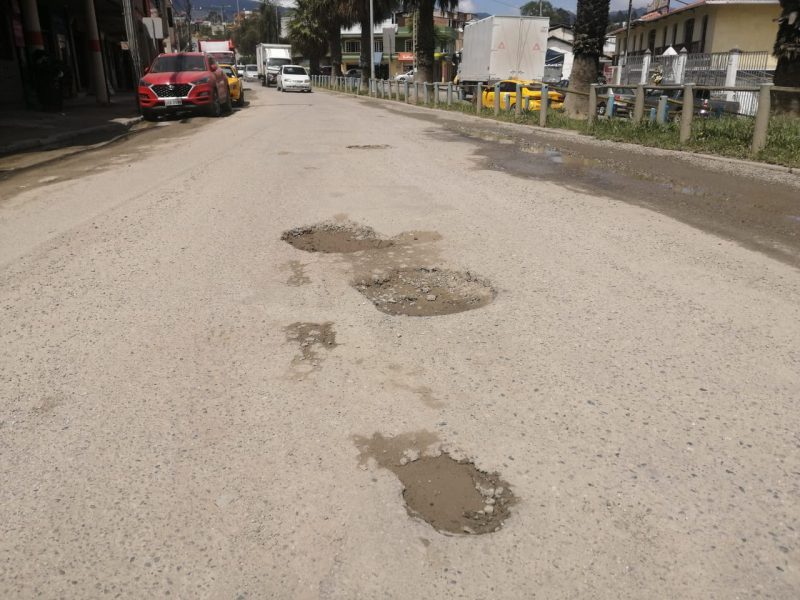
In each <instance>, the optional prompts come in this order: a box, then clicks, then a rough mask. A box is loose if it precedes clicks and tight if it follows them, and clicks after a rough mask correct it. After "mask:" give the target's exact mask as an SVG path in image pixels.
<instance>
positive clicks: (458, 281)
mask: <svg viewBox="0 0 800 600" xmlns="http://www.w3.org/2000/svg"><path fill="white" fill-rule="evenodd" d="M354 285H355V288H356V289H357V290H358V291H359V292H361V293H362V294H364V295H365V296H366V297H367V298H369V299H370V300H371V301H372V303H373V304H374V305H375V307H376V308H377V309H378V310H380V311H381V312H385V313H387V314H390V315H405V316H409V317H431V316H437V315H449V314H453V313H458V312H463V311H465V310H472V309H474V308H480V307H481V306H486V305H487V304H489V303H490V302H491V301H492V300H493V299H494V290H493V289H492V287H491V286H490V285H489V284H488V283H487V282H485V281H483V280H482V279H480V278H478V277H476V276H474V275H473V274H471V273H469V272H465V273H461V272H458V271H447V270H444V269H436V268H431V269H428V268H417V269H400V270H395V271H391V272H390V273H388V274H387V275H373V276H372V277H371V278H369V279H366V278H364V279H361V280H359V281H356V283H355V284H354Z"/></svg>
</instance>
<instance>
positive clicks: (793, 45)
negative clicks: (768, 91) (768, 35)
mask: <svg viewBox="0 0 800 600" xmlns="http://www.w3.org/2000/svg"><path fill="white" fill-rule="evenodd" d="M780 2H781V16H780V18H779V19H778V35H777V37H776V38H775V47H774V48H773V50H772V52H773V54H774V55H775V57H776V58H777V59H778V64H777V66H776V67H775V77H774V82H775V85H780V86H786V87H796V88H800V0H780ZM775 111H776V112H781V113H789V114H791V115H794V116H800V94H797V93H794V94H790V93H787V92H776V93H775Z"/></svg>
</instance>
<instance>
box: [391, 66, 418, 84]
mask: <svg viewBox="0 0 800 600" xmlns="http://www.w3.org/2000/svg"><path fill="white" fill-rule="evenodd" d="M416 71H417V70H416V69H411V70H410V71H406V72H405V73H399V74H397V75H395V77H394V80H395V81H408V82H413V81H414V74H415V73H416Z"/></svg>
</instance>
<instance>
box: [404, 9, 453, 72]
mask: <svg viewBox="0 0 800 600" xmlns="http://www.w3.org/2000/svg"><path fill="white" fill-rule="evenodd" d="M437 6H438V7H439V10H440V11H442V12H451V11H454V10H456V8H458V0H408V2H407V3H406V8H408V9H412V10H415V11H416V12H417V24H416V27H417V47H416V48H415V49H414V50H415V51H416V53H417V73H416V74H415V75H414V81H425V82H431V81H433V63H434V53H435V52H436V40H437V31H436V27H435V26H434V24H433V13H434V11H435V9H436V7H437ZM439 37H441V36H439Z"/></svg>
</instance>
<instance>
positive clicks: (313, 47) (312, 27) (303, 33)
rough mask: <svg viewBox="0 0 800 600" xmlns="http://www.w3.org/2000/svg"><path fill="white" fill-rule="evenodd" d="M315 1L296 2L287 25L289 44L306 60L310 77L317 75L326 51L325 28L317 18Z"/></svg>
mask: <svg viewBox="0 0 800 600" xmlns="http://www.w3.org/2000/svg"><path fill="white" fill-rule="evenodd" d="M315 4H318V2H316V1H315V0H297V6H296V7H295V9H294V11H293V12H292V20H291V22H290V23H289V42H290V43H291V44H292V50H295V51H297V52H299V53H300V54H302V55H303V57H305V58H307V59H308V66H309V69H310V70H311V74H312V75H318V74H319V61H320V59H321V58H322V57H323V56H325V52H326V50H327V49H328V38H327V35H326V33H327V32H326V31H325V26H324V24H323V23H322V21H321V19H320V18H319V15H320V11H319V10H317V7H316V6H315Z"/></svg>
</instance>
